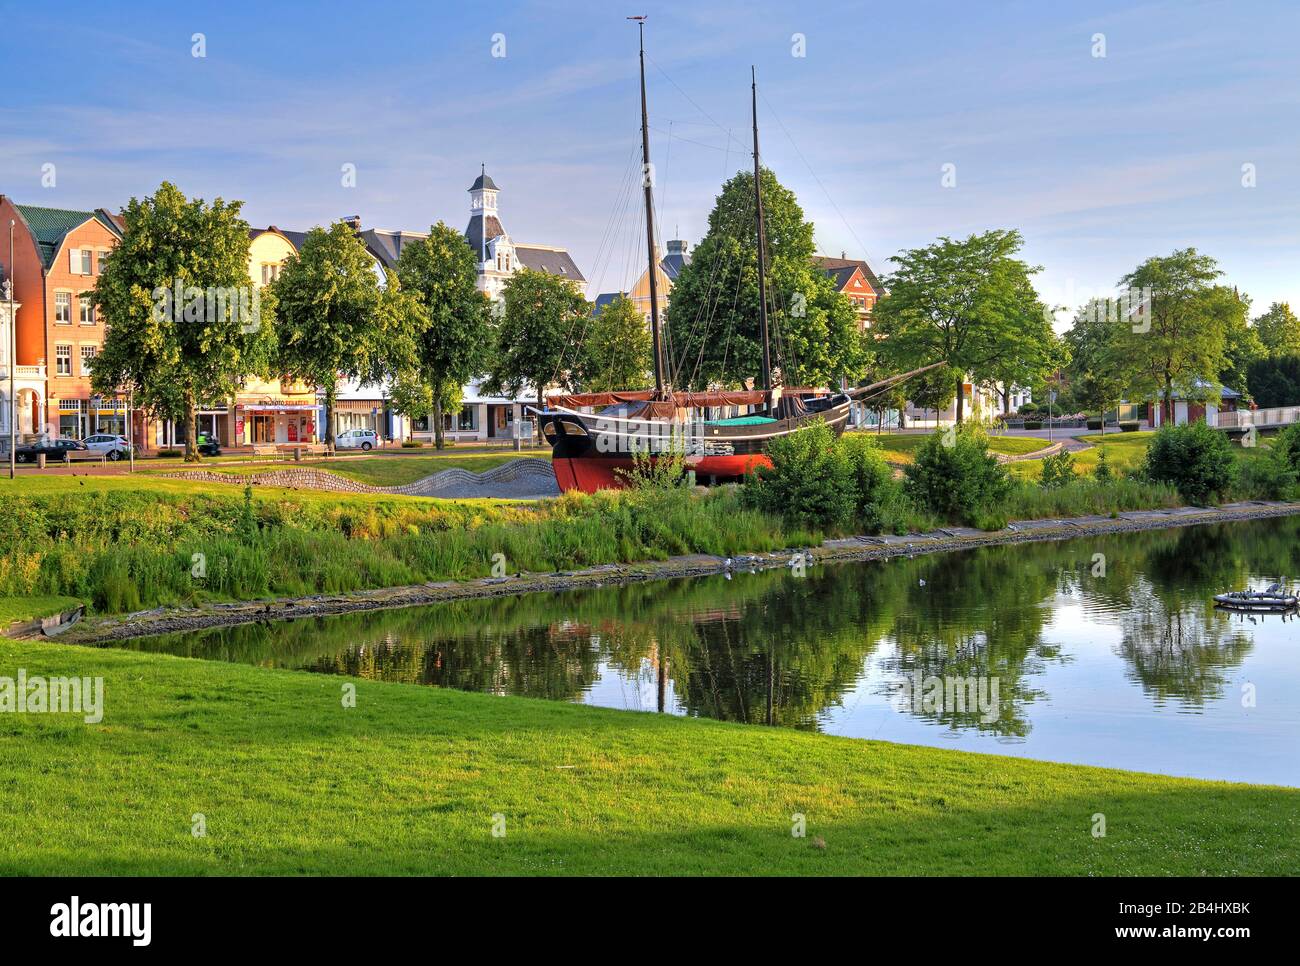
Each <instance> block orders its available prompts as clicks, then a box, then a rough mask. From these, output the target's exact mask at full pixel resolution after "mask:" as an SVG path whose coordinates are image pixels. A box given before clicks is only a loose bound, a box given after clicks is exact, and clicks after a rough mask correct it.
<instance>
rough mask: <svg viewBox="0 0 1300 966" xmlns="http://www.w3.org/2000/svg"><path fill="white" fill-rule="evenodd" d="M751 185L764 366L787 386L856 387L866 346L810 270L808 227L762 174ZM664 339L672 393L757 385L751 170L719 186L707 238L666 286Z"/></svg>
mask: <svg viewBox="0 0 1300 966" xmlns="http://www.w3.org/2000/svg"><path fill="white" fill-rule="evenodd" d="M760 185H761V188H762V194H763V222H764V231H765V234H766V236H767V246H766V250H765V253H766V254H765V262H766V265H767V297H768V312H769V332H770V336H771V337H770V341H771V342H772V350H773V351H772V364H773V366H774V367H779V368H780V369H781V371H782V378H783V382H784V384H785V385H787V386H819V385H832V384H836V385H837V384H838V383H839V381H840V379H841V378H844V379H848V380H849V381H850V382H854V381H857V379H858V378H859V377H860V376H861V375H862V373H863V371H864V370H865V367H866V364H867V361H868V355H867V349H868V345H867V339H866V337H865V336H864V334H863V333H862V331H861V327H860V325H859V323H858V319H857V313H856V312H855V310H854V308H853V303H852V302H850V301H849V299H848V297H847V296H844V295H842V294H840V293H839V292H837V291H836V290H835V285H834V283H833V282H832V281H831V279H829V278H827V277H826V276H825V275H824V274H822V272H821V271H819V270H818V269H817V267H816V266H815V265H814V264H813V262H812V257H813V253H814V252H815V251H816V248H815V245H814V242H813V226H812V223H811V222H808V221H805V220H804V215H803V209H802V208H800V207H799V203H798V201H797V200H796V199H795V196H794V193H793V192H792V191H790V190H789V189H788V188H786V187H784V186H783V185H781V184H780V182H778V181H777V179H776V175H774V174H773V173H772V172H771V171H769V170H767V169H766V168H765V169H763V171H762V176H761V178H760ZM667 332H668V348H669V353H668V355H669V367H670V369H672V370H673V381H674V383H675V384H676V385H677V386H678V387H679V388H692V389H703V388H705V387H706V386H708V385H709V384H710V383H718V384H721V385H724V386H735V385H738V384H742V383H744V382H745V381H746V380H747V379H751V378H753V379H754V380H755V381H758V377H759V375H760V373H761V371H762V359H763V347H762V339H761V336H760V331H759V320H758V245H757V241H756V234H755V212H754V175H753V174H752V173H751V172H740V173H738V174H737V175H735V177H733V178H731V180H729V181H727V182H726V183H725V184H724V185H723V186H722V193H721V194H720V195H719V196H718V199H717V202H716V203H715V204H714V207H713V211H712V212H711V213H710V215H709V230H708V232H707V234H705V236H704V239H703V240H702V241H701V242H700V244H699V245H698V246H697V247H696V249H695V254H694V256H693V257H692V259H691V262H690V264H689V265H687V266H685V267H684V268H683V269H682V270H681V272H680V273H679V274H678V276H677V278H676V280H675V281H674V283H673V292H672V299H671V301H670V302H669V304H668V313H667Z"/></svg>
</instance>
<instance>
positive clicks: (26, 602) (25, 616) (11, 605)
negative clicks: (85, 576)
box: [0, 594, 81, 628]
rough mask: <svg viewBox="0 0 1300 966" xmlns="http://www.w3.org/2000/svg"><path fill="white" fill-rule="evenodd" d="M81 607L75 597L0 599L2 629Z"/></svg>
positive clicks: (46, 596)
mask: <svg viewBox="0 0 1300 966" xmlns="http://www.w3.org/2000/svg"><path fill="white" fill-rule="evenodd" d="M80 605H81V601H79V600H77V599H76V598H75V597H56V596H51V595H48V594H47V595H42V596H39V597H0V628H3V627H5V626H7V625H9V624H12V623H14V622H16V621H30V620H35V619H36V618H37V617H50V616H51V615H53V614H58V613H61V612H63V611H65V610H72V609H73V608H74V607H78V606H80Z"/></svg>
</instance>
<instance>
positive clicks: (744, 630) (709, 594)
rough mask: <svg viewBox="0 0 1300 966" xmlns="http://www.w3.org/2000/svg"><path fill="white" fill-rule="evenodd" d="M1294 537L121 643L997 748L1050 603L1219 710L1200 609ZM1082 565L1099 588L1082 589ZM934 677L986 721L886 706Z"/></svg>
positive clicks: (1163, 692)
mask: <svg viewBox="0 0 1300 966" xmlns="http://www.w3.org/2000/svg"><path fill="white" fill-rule="evenodd" d="M1298 535H1300V520H1297V519H1296V518H1284V519H1280V520H1270V521H1263V522H1259V523H1255V524H1244V525H1243V524H1235V525H1221V526H1215V527H1190V528H1184V529H1177V530H1167V531H1147V532H1142V533H1132V534H1117V535H1112V536H1108V537H1095V538H1086V539H1079V540H1074V541H1068V542H1059V543H1046V542H1045V543H1033V544H1021V545H1016V546H1004V547H989V548H983V549H979V550H972V551H968V552H963V553H949V554H937V555H933V556H918V557H915V558H911V559H907V558H897V559H893V560H889V561H881V562H871V563H859V564H844V565H831V566H821V567H814V568H811V569H810V570H809V571H808V573H807V576H805V577H795V576H793V575H792V574H790V573H789V572H786V571H767V572H763V573H757V574H742V575H737V576H736V578H735V579H734V580H725V579H722V578H705V579H696V580H679V581H666V582H658V583H640V584H634V585H631V586H627V587H611V588H603V589H596V590H585V591H577V592H567V593H561V594H531V595H526V596H522V597H518V598H503V599H497V600H487V601H467V602H459V603H449V604H442V605H437V606H433V607H421V608H410V609H405V610H392V611H379V612H374V613H369V614H352V615H344V616H340V617H330V618H319V619H310V620H297V621H281V622H276V623H270V624H261V625H247V626H240V627H233V628H224V629H217V630H213V631H207V632H199V633H195V634H183V635H170V636H166V637H157V638H146V639H142V640H139V641H135V642H129V644H128V646H131V647H134V648H137V649H141V650H154V651H165V652H168V653H173V654H182V655H189V656H193V657H203V658H209V659H219V660H229V661H241V662H246V663H254V664H261V665H266V666H274V667H289V668H301V669H306V670H312V671H320V672H329V673H338V674H348V675H354V676H358V677H366V678H375V679H380V680H387V681H403V682H407V683H419V684H428V685H437V686H441V687H449V688H459V689H462V690H470V691H485V692H492V693H497V694H516V695H526V696H530V697H543V698H551V699H557V700H567V701H573V700H579V699H581V698H583V696H584V695H587V694H588V693H589V692H590V690H591V689H592V688H593V686H595V685H597V684H598V683H599V682H600V681H601V680H602V679H604V678H609V677H611V676H612V677H616V678H618V679H619V681H621V682H622V684H623V686H624V693H625V702H629V701H630V706H635V707H643V706H644V707H647V708H649V707H658V708H659V709H660V710H674V711H680V712H685V713H687V714H692V715H700V716H704V717H710V718H719V719H723V720H729V721H740V722H748V723H767V724H774V725H782V726H785V727H793V728H804V729H818V728H822V727H824V726H825V724H826V722H827V720H828V718H829V717H830V716H831V714H832V713H833V712H834V710H835V709H836V708H839V707H841V706H842V705H843V704H844V703H845V701H846V700H847V699H848V698H849V697H850V696H851V695H855V692H858V691H859V689H863V690H864V692H865V693H871V694H874V695H877V696H879V695H888V696H890V699H891V702H892V704H893V706H894V707H895V708H896V709H897V710H899V711H901V712H904V713H908V714H918V715H920V716H921V717H923V718H925V719H926V720H928V721H930V722H932V723H934V724H936V725H939V726H942V727H945V728H948V729H952V730H970V729H973V730H978V731H981V732H986V733H990V734H993V735H997V736H1008V737H1016V736H1024V735H1026V734H1028V733H1029V731H1030V729H1031V711H1032V706H1033V704H1034V703H1035V702H1036V701H1040V700H1043V699H1044V698H1045V697H1046V695H1045V694H1044V692H1043V690H1042V688H1041V678H1042V676H1043V672H1044V670H1045V669H1046V668H1047V667H1048V666H1049V665H1050V664H1052V663H1054V662H1055V663H1064V662H1068V661H1070V660H1071V656H1070V654H1069V653H1065V652H1063V650H1062V647H1061V644H1060V642H1059V640H1053V637H1054V636H1056V637H1059V636H1060V635H1054V633H1053V632H1052V631H1051V630H1050V628H1051V626H1052V621H1053V618H1054V616H1055V615H1057V614H1059V613H1060V612H1061V610H1062V609H1063V608H1066V607H1069V608H1073V609H1074V610H1073V611H1072V612H1071V613H1072V615H1073V613H1075V612H1078V613H1080V614H1081V615H1082V617H1081V620H1083V621H1084V622H1085V626H1093V627H1095V628H1097V629H1098V632H1100V631H1101V629H1103V628H1107V627H1109V628H1113V629H1117V632H1118V639H1119V641H1120V643H1119V644H1118V646H1117V655H1118V657H1119V658H1120V659H1122V660H1123V662H1124V664H1125V669H1126V671H1125V673H1126V675H1127V676H1128V678H1129V680H1131V681H1133V682H1134V683H1135V684H1137V685H1138V686H1139V687H1140V688H1141V689H1142V690H1143V692H1144V693H1145V694H1146V695H1148V696H1149V697H1150V698H1151V699H1152V700H1153V701H1154V702H1157V703H1164V702H1176V703H1178V704H1179V705H1182V706H1186V707H1188V708H1197V707H1200V706H1201V705H1203V704H1204V703H1205V702H1207V701H1209V700H1212V699H1215V698H1217V697H1220V696H1222V695H1223V694H1224V692H1225V689H1226V688H1227V687H1228V685H1229V679H1230V676H1231V674H1232V671H1233V669H1234V668H1236V667H1238V666H1239V665H1240V664H1241V663H1242V661H1243V660H1245V658H1246V657H1247V655H1248V654H1249V652H1250V649H1251V636H1250V635H1249V634H1247V633H1244V632H1243V625H1241V624H1240V623H1238V624H1236V625H1234V623H1233V620H1234V619H1233V618H1232V617H1231V616H1230V615H1228V614H1225V613H1222V612H1219V611H1216V610H1214V609H1213V607H1211V606H1210V601H1211V599H1212V597H1213V595H1214V594H1215V593H1219V592H1221V591H1222V590H1224V589H1229V588H1233V587H1238V586H1242V585H1244V584H1245V582H1246V579H1247V577H1248V576H1249V575H1250V574H1252V573H1254V574H1271V575H1273V576H1276V577H1284V578H1289V577H1292V576H1294V575H1295V574H1296V570H1297V567H1296V551H1295V547H1296V538H1297V536H1298ZM1098 554H1100V555H1102V557H1103V558H1104V562H1105V573H1104V575H1094V570H1095V568H1096V561H1097V559H1098V557H1097V555H1098ZM1070 619H1071V620H1073V619H1074V618H1073V616H1071V618H1070ZM947 677H958V678H963V679H970V678H988V679H996V680H997V681H998V687H999V702H998V706H997V708H996V713H995V714H993V715H991V716H987V715H983V714H982V713H981V711H980V710H979V709H977V708H973V707H971V708H966V709H964V710H955V709H952V708H944V709H943V710H931V711H926V710H917V709H915V708H914V707H913V705H912V704H910V703H905V702H904V701H903V700H902V698H901V693H902V692H901V690H900V689H901V687H902V684H903V682H904V681H905V680H908V681H911V680H915V679H918V678H947ZM643 689H644V690H646V691H648V692H649V693H651V694H652V695H653V697H650V698H648V699H646V698H643ZM628 691H630V692H631V694H632V698H631V699H628V698H627V697H626V694H627V692H628ZM854 700H860V695H858V696H855V697H854ZM986 719H987V720H986Z"/></svg>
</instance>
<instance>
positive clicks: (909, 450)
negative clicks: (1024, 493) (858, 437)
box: [868, 433, 1052, 466]
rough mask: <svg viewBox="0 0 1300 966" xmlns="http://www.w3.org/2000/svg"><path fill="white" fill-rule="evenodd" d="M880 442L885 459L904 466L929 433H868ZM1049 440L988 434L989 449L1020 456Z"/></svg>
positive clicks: (1042, 447) (1044, 445)
mask: <svg viewBox="0 0 1300 966" xmlns="http://www.w3.org/2000/svg"><path fill="white" fill-rule="evenodd" d="M868 435H871V437H872V438H873V439H875V440H877V441H878V442H879V443H880V447H881V449H883V450H884V451H885V459H886V460H888V461H889V462H890V463H893V464H895V465H897V466H906V465H907V464H908V463H911V462H913V460H914V459H915V457H914V454H915V452H916V450H917V448H918V447H919V446H920V445H921V444H922V443H923V442H925V440H926V439H928V438H929V436H930V434H929V433H882V434H880V435H879V436H877V435H875V434H868ZM1051 445H1052V444H1051V441H1050V440H1047V439H1041V438H1039V437H1037V436H990V437H989V451H990V452H993V453H1005V454H1006V455H1008V456H1022V455H1024V454H1025V453H1033V452H1036V451H1037V450H1040V449H1046V448H1047V447H1048V446H1051Z"/></svg>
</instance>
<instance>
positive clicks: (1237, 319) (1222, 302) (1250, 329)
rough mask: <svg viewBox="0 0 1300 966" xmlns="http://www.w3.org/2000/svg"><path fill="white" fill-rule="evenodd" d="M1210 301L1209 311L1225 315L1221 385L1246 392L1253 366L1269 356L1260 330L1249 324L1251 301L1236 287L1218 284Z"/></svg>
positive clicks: (1220, 370)
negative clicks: (1248, 377)
mask: <svg viewBox="0 0 1300 966" xmlns="http://www.w3.org/2000/svg"><path fill="white" fill-rule="evenodd" d="M1209 302H1210V303H1211V305H1210V310H1211V311H1214V312H1222V313H1223V317H1224V326H1225V328H1224V344H1223V366H1222V367H1221V368H1220V369H1219V382H1221V383H1222V384H1223V385H1225V386H1229V387H1231V388H1232V389H1235V390H1237V392H1240V393H1245V392H1246V391H1247V386H1246V383H1247V375H1248V373H1249V371H1250V365H1251V363H1253V362H1254V361H1255V360H1256V359H1263V358H1264V357H1266V356H1267V355H1268V350H1267V349H1266V348H1265V347H1264V342H1263V340H1262V339H1260V337H1259V332H1258V330H1256V329H1255V327H1254V326H1252V325H1251V324H1250V299H1249V298H1248V297H1247V296H1245V295H1241V294H1239V293H1238V292H1237V290H1236V289H1235V288H1232V289H1229V288H1228V287H1227V286H1226V285H1216V286H1215V287H1214V289H1213V290H1212V293H1211V296H1210V298H1209Z"/></svg>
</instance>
